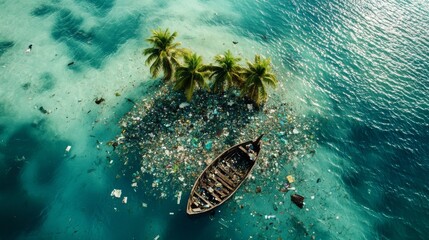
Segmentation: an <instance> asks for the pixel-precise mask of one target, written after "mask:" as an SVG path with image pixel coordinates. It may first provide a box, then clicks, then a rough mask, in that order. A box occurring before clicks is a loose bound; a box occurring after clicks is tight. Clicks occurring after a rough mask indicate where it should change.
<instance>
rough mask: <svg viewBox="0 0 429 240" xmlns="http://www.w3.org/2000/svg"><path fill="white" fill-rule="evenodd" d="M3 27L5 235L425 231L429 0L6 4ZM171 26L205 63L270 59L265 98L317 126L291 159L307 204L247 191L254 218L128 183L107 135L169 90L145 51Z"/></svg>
mask: <svg viewBox="0 0 429 240" xmlns="http://www.w3.org/2000/svg"><path fill="white" fill-rule="evenodd" d="M0 22H1V24H0V239H157V238H159V239H427V234H428V233H429V200H428V197H429V178H428V175H429V157H428V156H429V144H428V143H429V98H428V95H429V2H428V1H426V0H416V1H407V0H387V1H375V0H361V1H347V0H324V1H322V0H302V1H280V0H265V1H262V0H257V1H244V0H235V1H227V0H218V1H210V0H200V1H198V0H183V1H174V0H173V1H151V0H141V1H126V0H49V1H48V0H45V1H42V0H35V1H26V2H22V1H12V0H0ZM158 27H161V28H169V29H170V30H172V31H177V32H178V33H179V36H178V40H179V41H181V42H182V44H183V46H184V47H188V48H191V49H193V50H194V51H195V52H197V53H199V54H201V55H202V56H203V58H204V60H206V61H210V59H212V58H213V56H214V55H216V54H219V53H222V52H224V51H225V50H227V49H230V50H231V51H232V52H233V53H234V54H236V55H240V56H241V57H242V58H244V59H252V57H253V56H254V54H262V55H264V56H266V57H270V58H271V59H272V63H273V66H274V71H275V73H276V75H277V76H278V78H279V80H280V82H281V83H280V86H279V87H278V88H277V90H275V91H271V92H270V93H271V98H270V100H269V102H268V104H267V105H271V106H275V105H276V104H280V103H282V102H288V103H290V104H291V105H292V106H293V108H294V109H295V112H296V114H297V116H301V117H302V116H305V117H306V118H311V119H314V122H317V124H315V125H314V126H313V127H314V131H315V134H316V135H317V144H318V146H317V148H316V152H315V154H314V156H313V157H311V158H310V159H306V160H305V161H299V162H298V163H296V164H295V166H293V168H294V173H295V175H298V176H296V177H297V178H300V179H303V181H301V182H298V183H296V184H295V187H296V188H297V191H299V192H298V193H300V194H302V195H305V196H306V207H305V208H304V209H299V208H297V207H295V206H292V205H291V203H290V201H289V200H288V199H286V200H284V201H283V200H276V201H279V202H282V204H283V205H282V206H281V207H277V206H276V207H275V209H273V207H272V206H266V204H264V201H263V199H264V198H266V199H274V198H277V197H278V196H277V193H276V192H272V193H270V192H268V193H265V194H264V195H254V194H253V195H251V196H250V194H246V193H245V192H239V193H238V194H239V195H240V196H242V197H243V201H247V205H246V206H249V207H247V208H245V209H244V210H242V211H241V212H240V210H238V212H239V213H237V214H235V215H234V214H231V211H230V208H228V207H224V208H221V210H220V211H217V212H216V214H215V215H214V216H200V217H196V218H189V217H188V216H187V215H186V213H185V210H184V209H185V207H186V201H185V200H186V198H185V197H183V199H182V203H181V204H176V198H167V199H162V200H159V199H157V198H155V197H154V196H152V195H147V194H142V193H141V192H139V191H133V189H132V188H131V187H130V186H129V183H128V182H126V181H122V179H117V168H118V165H120V164H121V161H120V159H117V157H116V156H115V154H114V153H112V148H111V147H110V146H107V142H108V141H110V140H112V139H115V138H116V137H117V136H118V135H119V134H120V130H121V129H120V127H119V124H118V122H119V121H120V119H121V118H122V117H123V116H124V114H126V113H127V112H128V111H130V110H132V108H133V105H132V104H130V101H127V99H133V100H134V101H137V102H138V101H141V100H142V99H144V98H145V96H148V94H151V93H152V92H153V91H156V90H154V89H156V88H153V87H149V86H153V85H154V83H156V82H157V81H159V79H158V80H157V79H151V78H150V75H149V74H148V67H147V66H145V65H144V61H145V58H144V56H142V54H141V53H142V49H143V48H145V47H147V46H148V45H147V43H146V42H145V41H144V39H145V38H147V37H148V36H149V35H150V30H151V29H155V28H158ZM233 41H237V42H238V43H237V44H233V43H232V42H233ZM30 44H32V49H31V51H30V52H27V51H26V50H27V48H28V46H29V45H30ZM100 98H103V99H105V101H104V102H103V103H101V104H96V103H95V100H96V99H100ZM191 104H192V103H191ZM253 137H254V136H249V138H253ZM67 146H71V148H70V150H69V151H66V148H67ZM285 167H286V168H289V167H290V168H292V166H285ZM316 179H320V181H316ZM115 188H116V189H122V190H123V195H126V196H128V203H127V204H123V203H122V202H121V200H120V199H114V198H112V197H111V196H110V193H111V191H112V190H113V189H115ZM187 194H188V193H184V196H187ZM310 196H311V197H310ZM142 203H145V204H147V207H142ZM231 204H234V203H233V202H231V203H230V205H231ZM265 214H270V215H271V214H275V215H276V218H274V220H269V221H268V220H266V219H265V218H264V217H263V216H264V215H265Z"/></svg>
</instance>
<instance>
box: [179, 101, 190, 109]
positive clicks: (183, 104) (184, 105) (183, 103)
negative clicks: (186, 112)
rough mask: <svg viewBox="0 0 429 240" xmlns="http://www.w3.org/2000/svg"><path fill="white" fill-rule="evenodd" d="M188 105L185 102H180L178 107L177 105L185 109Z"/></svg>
mask: <svg viewBox="0 0 429 240" xmlns="http://www.w3.org/2000/svg"><path fill="white" fill-rule="evenodd" d="M189 105H190V104H189V103H187V102H182V103H181V104H180V105H179V108H185V107H187V106H189Z"/></svg>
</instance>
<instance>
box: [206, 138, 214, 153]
mask: <svg viewBox="0 0 429 240" xmlns="http://www.w3.org/2000/svg"><path fill="white" fill-rule="evenodd" d="M212 147H213V141H211V140H209V141H207V142H206V144H205V145H204V148H205V149H206V150H207V151H210V150H212Z"/></svg>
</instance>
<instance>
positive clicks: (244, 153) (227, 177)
mask: <svg viewBox="0 0 429 240" xmlns="http://www.w3.org/2000/svg"><path fill="white" fill-rule="evenodd" d="M262 136H263V135H261V136H260V137H258V138H257V139H256V140H254V141H247V142H243V143H240V144H237V145H234V146H232V147H231V148H229V149H227V150H226V151H224V152H223V153H222V154H220V155H219V156H218V157H217V158H216V159H215V160H213V161H212V162H211V163H210V164H209V165H208V166H207V167H206V168H205V169H204V171H203V172H202V173H201V174H200V175H199V177H198V178H197V180H196V181H195V183H194V186H193V188H192V190H191V193H190V195H189V199H188V204H187V208H186V212H187V213H188V214H189V215H195V214H201V213H205V212H209V211H211V210H213V209H215V208H216V207H219V206H220V205H222V204H223V203H225V202H226V201H227V200H228V199H230V198H231V197H232V195H234V193H235V192H236V191H237V190H238V189H239V188H240V186H241V185H242V184H243V182H244V180H245V179H246V178H247V177H248V176H249V175H250V173H251V172H252V170H253V168H254V167H255V166H256V162H257V160H258V156H259V152H260V150H261V141H260V140H261V138H262Z"/></svg>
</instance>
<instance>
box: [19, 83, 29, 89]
mask: <svg viewBox="0 0 429 240" xmlns="http://www.w3.org/2000/svg"><path fill="white" fill-rule="evenodd" d="M30 87H31V82H26V83H24V84H22V85H21V88H22V89H23V90H28V89H30Z"/></svg>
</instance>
